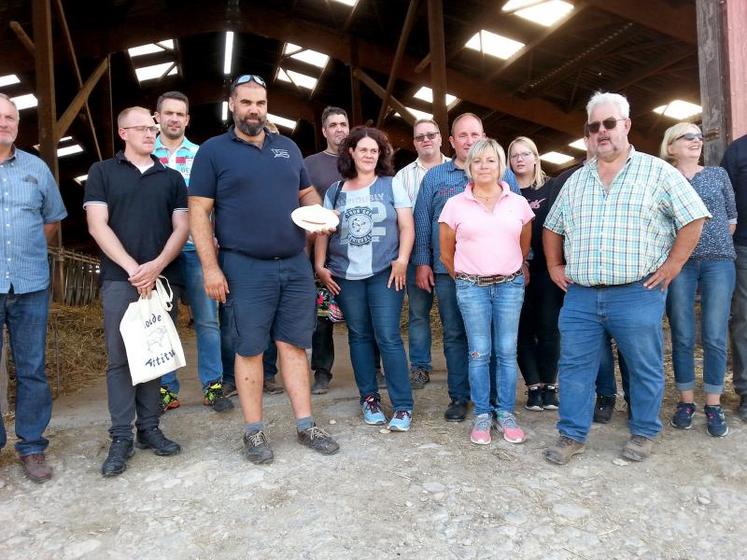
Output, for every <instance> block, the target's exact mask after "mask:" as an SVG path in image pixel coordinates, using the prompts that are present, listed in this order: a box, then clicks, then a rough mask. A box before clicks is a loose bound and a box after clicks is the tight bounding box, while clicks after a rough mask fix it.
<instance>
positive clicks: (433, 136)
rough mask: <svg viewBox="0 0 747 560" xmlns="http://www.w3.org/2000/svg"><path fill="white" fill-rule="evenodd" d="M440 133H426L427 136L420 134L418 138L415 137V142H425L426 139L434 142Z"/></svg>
mask: <svg viewBox="0 0 747 560" xmlns="http://www.w3.org/2000/svg"><path fill="white" fill-rule="evenodd" d="M440 134H441V133H440V132H426V133H425V134H418V135H417V136H413V138H412V139H413V140H415V142H425V139H426V138H427V139H428V140H433V139H434V138H435V137H436V136H439V135H440Z"/></svg>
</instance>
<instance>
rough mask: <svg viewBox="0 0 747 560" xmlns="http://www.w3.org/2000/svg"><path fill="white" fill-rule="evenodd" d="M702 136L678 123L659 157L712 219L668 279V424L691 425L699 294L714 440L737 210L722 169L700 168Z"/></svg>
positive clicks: (723, 429)
mask: <svg viewBox="0 0 747 560" xmlns="http://www.w3.org/2000/svg"><path fill="white" fill-rule="evenodd" d="M702 151H703V133H702V132H701V130H700V128H698V126H697V125H695V124H692V123H687V122H681V123H677V124H675V125H674V126H672V127H670V128H669V129H668V130H667V131H666V132H665V133H664V139H663V140H662V143H661V150H660V156H661V158H662V159H665V160H666V161H668V162H669V163H671V164H672V165H673V166H674V167H676V168H677V169H678V170H679V171H680V173H682V174H683V175H684V176H685V178H686V179H687V180H688V181H690V184H691V185H692V186H693V188H694V189H695V191H696V192H697V193H698V194H699V195H700V198H701V199H702V200H703V202H704V203H705V205H706V206H707V207H708V211H709V212H710V213H711V215H712V216H713V217H712V218H711V219H710V220H708V221H707V222H706V223H705V225H704V226H703V232H702V233H701V235H700V240H699V241H698V245H697V246H696V247H695V250H694V251H693V252H692V254H691V255H690V258H689V259H688V261H687V262H686V263H685V266H683V267H682V270H681V271H680V273H679V274H678V275H677V276H676V277H675V279H674V280H672V283H671V284H670V285H669V290H668V294H667V316H668V317H669V326H670V327H671V332H672V363H673V365H674V379H675V383H676V384H677V390H678V391H679V392H680V402H679V403H678V404H677V409H676V410H675V413H674V416H672V420H671V423H672V426H674V427H675V428H679V429H681V430H689V429H690V428H691V427H692V419H693V415H694V414H695V409H696V407H695V402H694V400H695V399H694V392H693V389H694V387H695V359H694V355H693V354H694V351H695V331H696V326H695V322H696V315H695V294H696V292H697V291H699V292H700V321H701V338H702V342H703V386H704V387H703V388H704V389H705V406H704V409H703V410H704V412H705V415H706V424H707V430H708V433H709V434H710V435H712V436H713V437H724V436H725V435H726V434H727V433H729V427H728V426H727V424H726V417H725V415H724V411H723V409H722V408H721V404H720V401H721V393H722V392H723V388H724V375H725V373H726V359H727V332H728V324H729V310H730V308H731V296H732V293H733V292H734V283H735V280H736V269H735V266H734V261H735V259H736V253H735V251H734V243H733V242H732V238H731V236H732V234H733V233H734V230H735V229H736V223H737V207H736V203H735V201H734V190H733V189H732V186H731V181H729V176H728V175H727V173H726V171H725V170H724V169H722V168H721V167H703V166H702V165H700V156H701V152H702Z"/></svg>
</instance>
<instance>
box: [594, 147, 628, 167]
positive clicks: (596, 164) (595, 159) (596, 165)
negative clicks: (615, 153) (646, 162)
mask: <svg viewBox="0 0 747 560" xmlns="http://www.w3.org/2000/svg"><path fill="white" fill-rule="evenodd" d="M635 154H636V151H635V147H634V146H633V144H629V147H628V157H627V158H625V165H627V164H628V162H630V160H631V159H633V156H634V155H635ZM587 165H588V166H589V167H591V168H593V169H598V168H599V160H598V158H597V157H596V156H594V157H593V158H591V159H588V160H586V161H584V163H583V166H584V167H585V166H587Z"/></svg>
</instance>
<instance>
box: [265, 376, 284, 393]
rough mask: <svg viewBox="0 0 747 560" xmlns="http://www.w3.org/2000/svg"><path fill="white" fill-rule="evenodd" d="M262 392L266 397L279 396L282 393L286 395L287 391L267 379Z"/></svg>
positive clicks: (272, 380)
mask: <svg viewBox="0 0 747 560" xmlns="http://www.w3.org/2000/svg"><path fill="white" fill-rule="evenodd" d="M262 391H263V392H264V393H265V394H266V395H279V394H280V393H284V392H285V389H283V387H282V385H279V384H277V383H275V380H274V379H265V382H264V384H263V385H262Z"/></svg>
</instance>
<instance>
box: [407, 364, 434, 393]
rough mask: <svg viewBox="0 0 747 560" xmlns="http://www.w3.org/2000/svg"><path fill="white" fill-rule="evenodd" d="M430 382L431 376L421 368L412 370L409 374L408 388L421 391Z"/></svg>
mask: <svg viewBox="0 0 747 560" xmlns="http://www.w3.org/2000/svg"><path fill="white" fill-rule="evenodd" d="M430 381H431V374H430V372H429V371H427V370H424V369H423V368H419V367H416V368H413V369H412V371H411V372H410V386H411V387H412V388H413V389H423V388H424V387H425V385H426V384H427V383H430Z"/></svg>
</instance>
